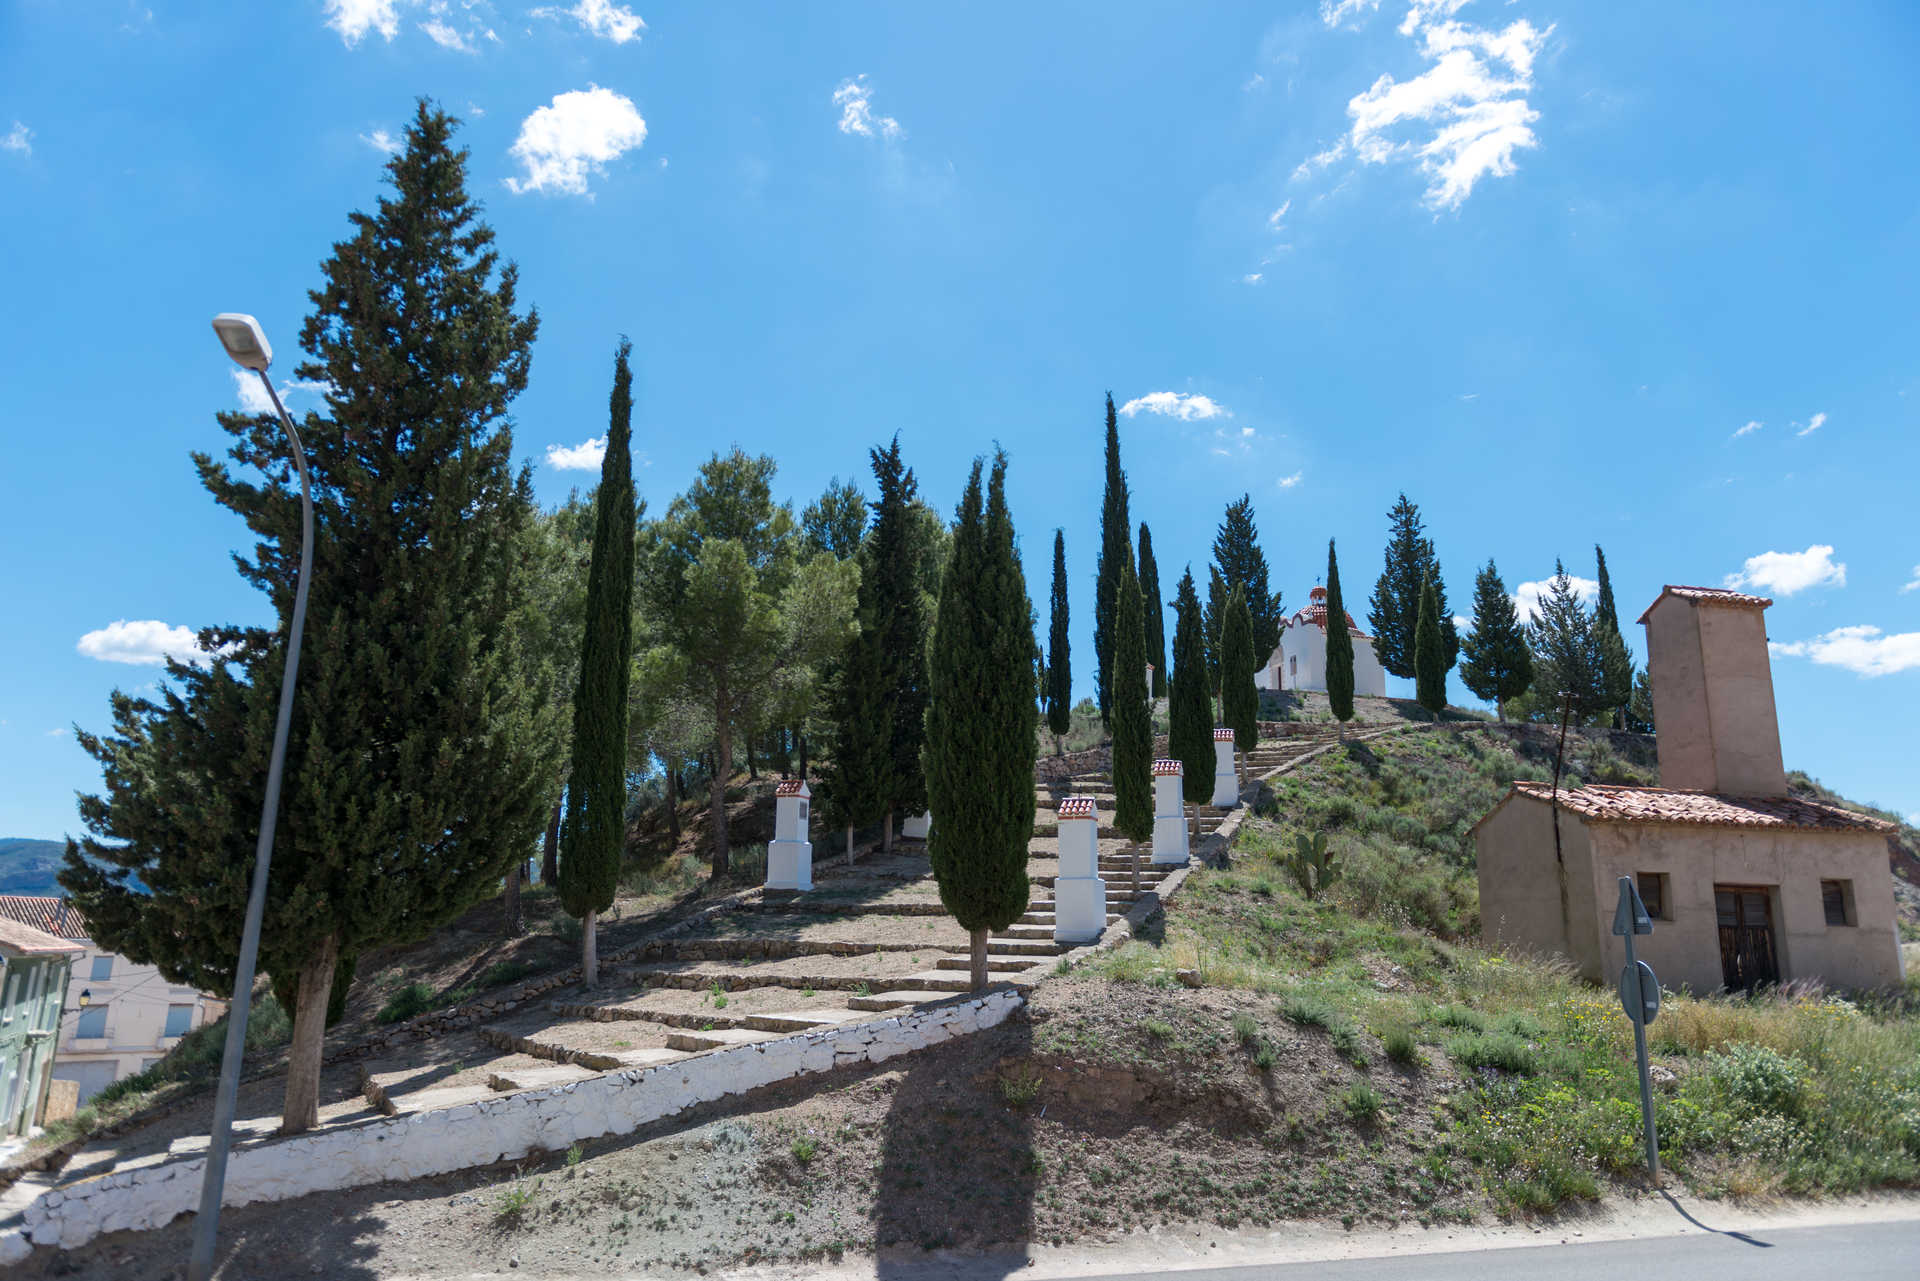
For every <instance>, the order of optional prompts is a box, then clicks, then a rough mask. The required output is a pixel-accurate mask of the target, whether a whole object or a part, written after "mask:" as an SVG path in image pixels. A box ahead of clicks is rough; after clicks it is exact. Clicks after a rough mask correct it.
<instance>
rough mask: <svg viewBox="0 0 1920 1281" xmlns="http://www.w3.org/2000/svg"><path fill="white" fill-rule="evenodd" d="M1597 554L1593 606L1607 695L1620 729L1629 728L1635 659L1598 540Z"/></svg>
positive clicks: (1613, 719) (1614, 722) (1611, 717)
mask: <svg viewBox="0 0 1920 1281" xmlns="http://www.w3.org/2000/svg"><path fill="white" fill-rule="evenodd" d="M1593 558H1594V560H1595V561H1596V562H1598V565H1599V575H1600V590H1599V592H1598V594H1597V597H1596V599H1595V600H1594V607H1593V631H1594V637H1595V639H1596V640H1598V642H1599V644H1600V665H1601V674H1602V677H1603V679H1604V681H1605V684H1606V699H1607V702H1608V704H1609V706H1611V707H1612V709H1613V711H1612V713H1611V715H1610V719H1611V720H1612V723H1613V725H1614V727H1615V728H1616V729H1625V728H1626V724H1627V719H1626V718H1627V704H1628V703H1629V702H1631V701H1632V699H1633V659H1632V657H1631V656H1630V655H1629V654H1628V652H1627V641H1626V637H1624V636H1622V635H1621V634H1620V613H1619V611H1618V610H1616V609H1615V608H1614V605H1613V579H1612V578H1611V577H1609V576H1608V574H1607V554H1606V553H1605V552H1603V551H1601V550H1600V544H1598V543H1595V544H1594V545H1593Z"/></svg>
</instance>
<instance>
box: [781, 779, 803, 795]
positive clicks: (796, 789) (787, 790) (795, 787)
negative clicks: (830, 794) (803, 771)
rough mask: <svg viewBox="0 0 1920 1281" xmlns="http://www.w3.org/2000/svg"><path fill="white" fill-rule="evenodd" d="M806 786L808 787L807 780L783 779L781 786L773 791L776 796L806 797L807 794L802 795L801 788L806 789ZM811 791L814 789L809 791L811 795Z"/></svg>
mask: <svg viewBox="0 0 1920 1281" xmlns="http://www.w3.org/2000/svg"><path fill="white" fill-rule="evenodd" d="M806 785H807V784H806V780H805V779H800V778H783V779H781V780H780V783H779V786H777V787H775V788H774V789H773V794H774V795H775V796H800V795H804V794H807V793H802V792H801V790H800V789H801V788H803V787H806ZM811 790H812V789H808V792H809V793H810V792H811Z"/></svg>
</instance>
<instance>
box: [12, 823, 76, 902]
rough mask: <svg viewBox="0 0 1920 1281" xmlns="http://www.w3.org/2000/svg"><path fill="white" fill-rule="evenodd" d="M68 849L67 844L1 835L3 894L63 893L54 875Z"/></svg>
mask: <svg viewBox="0 0 1920 1281" xmlns="http://www.w3.org/2000/svg"><path fill="white" fill-rule="evenodd" d="M66 850H67V844H66V842H65V841H36V840H31V839H29V838H27V837H24V836H0V894H60V893H61V892H62V891H61V889H60V883H59V882H58V881H56V880H54V879H53V874H54V873H55V872H56V871H58V870H59V868H60V858H61V856H62V855H63V854H65V853H66Z"/></svg>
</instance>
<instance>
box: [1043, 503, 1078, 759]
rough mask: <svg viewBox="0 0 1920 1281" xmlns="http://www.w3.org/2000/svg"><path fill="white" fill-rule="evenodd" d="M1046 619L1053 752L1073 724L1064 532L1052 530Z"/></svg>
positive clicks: (1048, 713)
mask: <svg viewBox="0 0 1920 1281" xmlns="http://www.w3.org/2000/svg"><path fill="white" fill-rule="evenodd" d="M1050 604H1051V606H1052V608H1051V611H1050V616H1049V618H1048V622H1047V728H1048V729H1049V730H1051V731H1052V732H1053V750H1054V754H1055V755H1056V756H1057V755H1060V754H1061V753H1062V752H1064V751H1065V748H1064V747H1063V746H1062V742H1063V740H1064V736H1065V735H1066V732H1067V730H1068V729H1069V728H1071V727H1072V725H1073V654H1072V635H1071V632H1070V630H1069V628H1070V619H1069V617H1068V612H1067V532H1066V531H1065V530H1064V529H1056V530H1054V531H1053V597H1052V600H1051V602H1050Z"/></svg>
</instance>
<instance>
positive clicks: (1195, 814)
mask: <svg viewBox="0 0 1920 1281" xmlns="http://www.w3.org/2000/svg"><path fill="white" fill-rule="evenodd" d="M1187 830H1188V831H1189V832H1190V833H1192V835H1193V848H1194V850H1195V852H1198V851H1199V849H1200V807H1199V806H1198V805H1196V804H1194V803H1193V802H1192V801H1188V802H1187Z"/></svg>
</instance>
